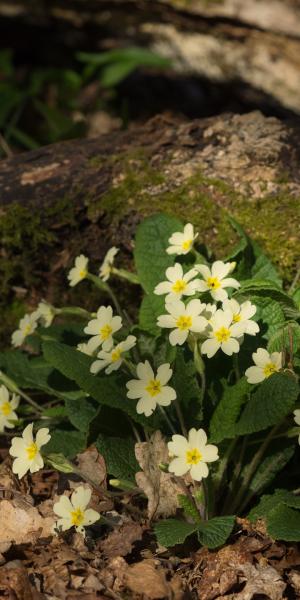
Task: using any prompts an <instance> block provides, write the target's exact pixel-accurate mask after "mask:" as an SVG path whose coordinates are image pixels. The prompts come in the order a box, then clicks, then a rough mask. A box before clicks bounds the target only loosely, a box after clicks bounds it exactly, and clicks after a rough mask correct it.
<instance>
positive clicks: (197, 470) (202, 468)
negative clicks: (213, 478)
mask: <svg viewBox="0 0 300 600" xmlns="http://www.w3.org/2000/svg"><path fill="white" fill-rule="evenodd" d="M190 473H191V477H192V478H193V479H194V480H195V481H201V479H205V477H207V476H208V473H209V471H208V466H207V464H206V463H205V462H202V461H200V462H199V463H198V464H197V465H192V467H191V471H190Z"/></svg>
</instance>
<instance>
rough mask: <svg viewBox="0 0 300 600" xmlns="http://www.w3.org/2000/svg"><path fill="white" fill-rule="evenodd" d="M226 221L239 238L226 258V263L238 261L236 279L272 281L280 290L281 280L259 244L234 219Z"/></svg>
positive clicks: (229, 218)
mask: <svg viewBox="0 0 300 600" xmlns="http://www.w3.org/2000/svg"><path fill="white" fill-rule="evenodd" d="M228 220H229V222H230V224H231V226H232V227H233V229H235V231H236V232H237V233H238V235H239V236H240V238H241V239H240V241H239V243H238V245H237V246H236V247H235V248H234V249H233V251H232V252H231V253H230V255H229V256H227V257H226V262H227V261H229V260H230V261H232V260H237V261H238V264H237V270H236V275H237V278H238V279H242V280H243V279H245V277H249V278H251V280H257V279H260V280H262V279H263V280H267V281H269V282H272V281H273V282H274V283H275V284H276V286H278V287H279V288H282V279H281V278H280V276H279V274H278V273H277V271H276V269H275V267H274V265H273V264H272V262H271V261H270V259H269V258H268V257H267V256H266V255H265V254H264V252H263V251H262V249H261V247H260V246H259V244H258V243H257V242H255V241H254V240H252V239H251V238H250V237H249V236H248V235H247V233H246V232H245V230H244V229H243V227H242V226H241V225H240V224H239V223H238V222H237V221H236V220H235V219H233V218H232V217H228Z"/></svg>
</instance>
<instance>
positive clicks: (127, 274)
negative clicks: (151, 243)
mask: <svg viewBox="0 0 300 600" xmlns="http://www.w3.org/2000/svg"><path fill="white" fill-rule="evenodd" d="M111 272H112V273H113V274H114V275H117V276H118V277H120V279H125V280H126V281H130V283H134V284H135V285H140V281H139V278H138V276H137V275H136V274H135V273H131V271H127V270H126V269H117V268H116V267H113V268H112V270H111Z"/></svg>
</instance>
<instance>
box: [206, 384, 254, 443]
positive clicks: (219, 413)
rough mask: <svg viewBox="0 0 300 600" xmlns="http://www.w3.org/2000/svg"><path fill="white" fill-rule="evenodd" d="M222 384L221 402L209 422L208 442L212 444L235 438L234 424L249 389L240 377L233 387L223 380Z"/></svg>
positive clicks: (248, 385)
mask: <svg viewBox="0 0 300 600" xmlns="http://www.w3.org/2000/svg"><path fill="white" fill-rule="evenodd" d="M222 383H223V393H222V396H221V400H220V402H219V404H218V406H217V408H216V409H215V412H214V413H213V416H212V418H211V422H210V441H211V442H213V443H214V444H217V443H219V442H222V440H224V439H228V438H229V439H230V438H234V437H235V435H236V433H235V424H236V421H237V418H238V417H239V415H240V411H241V407H242V406H243V404H244V403H245V401H246V400H247V396H248V394H249V391H250V389H251V385H250V384H249V383H248V382H247V380H246V377H242V378H241V379H240V380H239V381H238V382H237V383H236V384H235V385H230V386H229V385H228V384H227V383H226V381H224V380H223V381H222Z"/></svg>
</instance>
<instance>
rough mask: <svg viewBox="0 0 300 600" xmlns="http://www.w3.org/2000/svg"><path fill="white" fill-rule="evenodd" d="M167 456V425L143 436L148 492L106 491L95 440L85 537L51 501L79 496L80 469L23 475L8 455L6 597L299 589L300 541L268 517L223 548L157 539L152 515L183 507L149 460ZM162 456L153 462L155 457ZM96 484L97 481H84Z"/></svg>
mask: <svg viewBox="0 0 300 600" xmlns="http://www.w3.org/2000/svg"><path fill="white" fill-rule="evenodd" d="M153 455H154V456H155V459H156V462H163V461H164V460H165V457H166V445H165V442H164V439H163V437H162V435H161V434H160V433H159V432H156V434H155V435H154V436H153V437H152V438H151V439H150V440H149V441H148V442H145V443H141V444H137V446H136V457H137V460H138V462H139V464H140V466H141V469H142V471H140V472H139V473H138V475H137V484H138V485H139V486H140V488H141V489H142V490H143V492H144V495H145V496H146V498H145V499H144V500H141V497H139V498H137V496H134V495H133V494H131V493H130V491H128V492H123V493H122V492H120V493H118V492H112V493H111V494H110V495H109V494H107V484H106V467H105V461H104V459H103V457H102V456H101V455H100V454H99V453H98V451H97V450H96V449H95V448H94V447H92V448H89V449H88V450H86V451H85V452H83V453H81V454H80V455H78V456H77V459H76V464H77V466H78V467H79V468H80V469H82V470H84V472H85V473H87V474H88V477H89V479H90V480H93V482H94V484H95V488H93V494H92V500H91V507H92V508H94V509H95V510H98V511H99V512H101V515H102V517H103V518H102V520H100V521H99V523H96V524H94V525H93V526H91V527H90V528H89V531H88V533H87V536H86V538H85V539H84V538H83V537H82V536H81V535H80V534H78V533H73V532H72V531H67V532H65V533H64V534H60V535H59V536H53V535H52V526H53V523H54V520H55V515H54V514H53V511H52V507H53V503H54V502H55V501H56V500H57V498H58V497H59V496H60V495H61V494H63V493H64V494H66V495H67V496H70V495H71V493H72V491H73V490H74V489H75V488H76V487H77V486H78V485H79V484H80V480H79V478H78V476H74V475H73V474H71V475H70V474H65V473H60V474H58V473H56V472H54V471H51V470H43V471H40V472H38V473H35V474H34V475H31V476H30V475H28V476H26V477H25V478H24V480H22V482H19V481H18V480H17V479H16V478H15V477H14V475H13V474H12V473H11V469H10V467H9V465H8V462H9V460H10V459H9V458H8V457H6V458H4V461H3V463H2V464H1V467H0V597H1V598H2V597H3V598H10V599H14V600H15V599H17V600H43V599H45V600H46V599H48V600H52V599H53V600H56V599H59V600H60V599H62V600H73V599H76V598H78V599H81V598H82V599H85V600H96V599H97V598H101V599H102V600H106V599H113V600H122V599H128V598H132V599H133V600H148V599H149V600H155V599H156V598H157V599H160V598H161V599H164V598H166V599H168V600H169V599H170V600H171V599H172V600H189V599H190V600H197V599H199V600H222V599H224V600H233V599H236V600H257V599H258V598H264V600H266V599H267V600H268V599H270V600H280V599H281V598H286V599H294V598H297V597H299V593H300V552H299V550H298V548H297V545H296V544H283V543H278V542H276V543H275V542H274V541H273V540H272V539H271V538H270V537H269V536H268V535H267V534H266V531H265V527H264V524H263V523H262V522H258V525H257V526H255V527H254V526H253V525H252V524H250V523H249V522H248V521H247V520H245V519H238V520H237V528H236V529H235V531H234V533H233V534H232V536H231V538H230V542H231V543H228V544H227V545H225V546H224V547H222V548H220V549H219V550H216V551H209V550H207V549H206V548H200V549H198V550H197V549H195V547H194V546H193V545H190V546H183V548H182V547H181V548H180V550H179V549H177V548H176V547H175V548H173V549H171V550H166V549H164V548H161V547H159V546H158V545H157V543H156V540H155V538H154V536H153V534H152V533H151V530H150V520H151V519H153V518H157V516H158V515H163V516H166V515H168V516H169V515H171V514H174V513H175V512H176V510H177V508H178V505H177V504H176V503H177V494H178V493H180V492H181V490H180V489H178V484H177V482H176V481H174V480H172V477H171V475H170V474H166V473H163V472H162V471H161V470H159V471H155V470H153V469H151V470H150V469H149V464H150V462H151V459H150V458H149V457H153ZM152 464H153V463H152ZM84 485H85V486H87V487H88V486H89V484H88V483H84ZM177 550H178V551H177Z"/></svg>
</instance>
